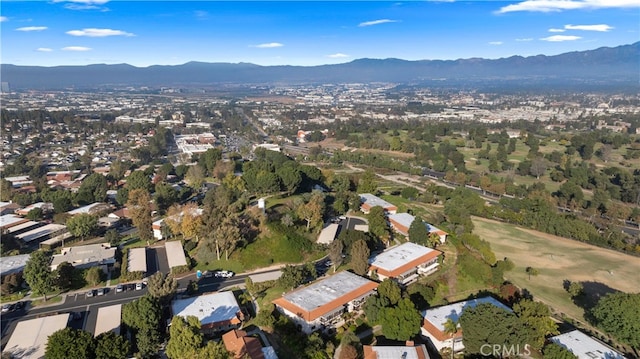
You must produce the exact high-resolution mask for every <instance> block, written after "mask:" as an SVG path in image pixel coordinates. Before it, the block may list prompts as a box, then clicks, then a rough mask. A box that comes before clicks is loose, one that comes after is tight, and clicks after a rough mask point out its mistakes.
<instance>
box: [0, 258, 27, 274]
mask: <svg viewBox="0 0 640 359" xmlns="http://www.w3.org/2000/svg"><path fill="white" fill-rule="evenodd" d="M29 257H31V255H30V254H19V255H17V256H8V257H1V258H0V275H1V276H5V275H9V274H12V273H20V272H22V270H23V269H24V266H25V265H27V261H28V260H29Z"/></svg>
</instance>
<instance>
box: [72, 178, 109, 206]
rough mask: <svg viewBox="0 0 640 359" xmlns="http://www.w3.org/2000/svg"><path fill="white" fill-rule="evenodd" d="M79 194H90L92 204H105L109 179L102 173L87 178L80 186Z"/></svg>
mask: <svg viewBox="0 0 640 359" xmlns="http://www.w3.org/2000/svg"><path fill="white" fill-rule="evenodd" d="M78 193H88V194H89V198H90V199H91V200H90V203H93V202H103V201H104V200H105V199H106V198H107V179H106V177H105V176H103V175H101V174H100V173H92V174H90V175H89V176H87V177H86V178H85V179H84V180H83V181H82V184H81V185H80V188H79V189H78Z"/></svg>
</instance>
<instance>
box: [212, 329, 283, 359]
mask: <svg viewBox="0 0 640 359" xmlns="http://www.w3.org/2000/svg"><path fill="white" fill-rule="evenodd" d="M222 342H223V343H224V346H225V348H227V351H228V352H229V353H232V354H233V356H234V357H235V358H238V359H244V358H247V357H248V358H249V359H277V358H278V356H277V355H276V352H275V350H274V349H273V347H271V346H267V347H263V346H262V343H261V342H260V339H258V338H256V337H253V336H248V335H247V332H245V331H244V330H238V329H234V330H231V331H229V332H227V333H225V334H224V335H223V336H222Z"/></svg>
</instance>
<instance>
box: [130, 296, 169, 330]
mask: <svg viewBox="0 0 640 359" xmlns="http://www.w3.org/2000/svg"><path fill="white" fill-rule="evenodd" d="M160 318H161V307H160V303H159V302H158V299H156V298H153V297H151V296H150V295H145V296H143V297H140V298H138V299H136V300H134V301H132V302H129V303H125V304H124V305H123V306H122V322H123V323H124V324H126V325H127V326H129V327H130V328H133V329H135V330H143V329H147V330H151V329H153V330H156V329H157V328H159V326H160Z"/></svg>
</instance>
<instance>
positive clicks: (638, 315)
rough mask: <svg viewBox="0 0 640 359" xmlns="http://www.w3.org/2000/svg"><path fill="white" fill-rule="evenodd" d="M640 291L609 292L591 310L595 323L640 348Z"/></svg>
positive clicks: (621, 339)
mask: <svg viewBox="0 0 640 359" xmlns="http://www.w3.org/2000/svg"><path fill="white" fill-rule="evenodd" d="M639 308H640V293H622V292H617V293H609V294H607V295H605V296H604V297H603V298H602V299H600V300H599V301H598V304H596V306H595V307H594V308H593V309H592V310H591V316H592V317H593V321H594V322H595V324H596V325H597V326H598V327H599V328H602V330H604V331H605V332H607V333H609V334H611V335H613V336H614V337H616V338H617V339H618V340H620V341H621V342H623V343H626V344H629V345H630V346H631V347H632V348H635V349H636V350H639V349H640V310H639Z"/></svg>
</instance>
